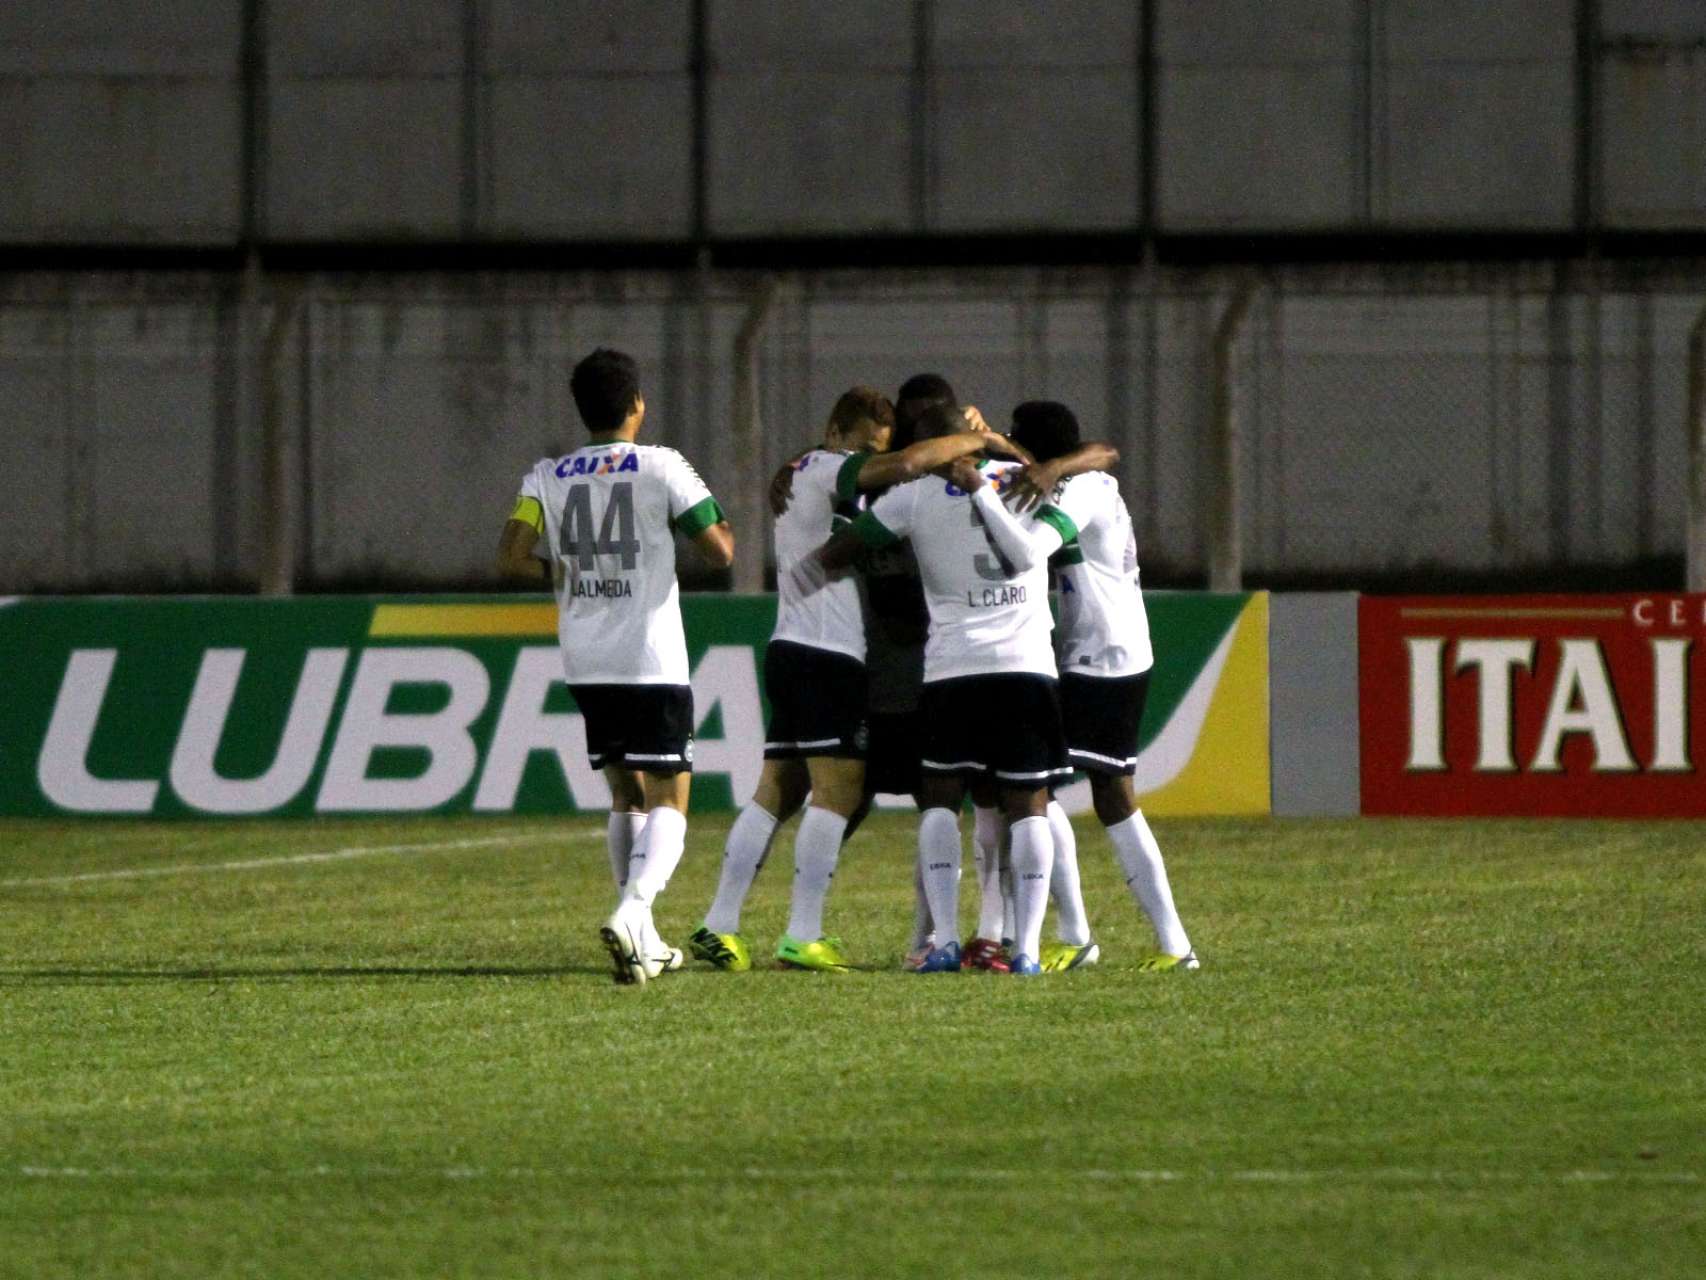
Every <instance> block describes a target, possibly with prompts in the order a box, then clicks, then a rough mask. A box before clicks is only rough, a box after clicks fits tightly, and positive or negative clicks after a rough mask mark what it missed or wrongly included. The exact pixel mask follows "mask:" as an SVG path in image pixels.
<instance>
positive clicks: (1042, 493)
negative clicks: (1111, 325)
mask: <svg viewBox="0 0 1706 1280" xmlns="http://www.w3.org/2000/svg"><path fill="white" fill-rule="evenodd" d="M1012 434H1013V438H1014V439H1015V440H1017V441H1018V442H1019V443H1021V444H1023V445H1024V446H1025V447H1026V448H1028V449H1029V450H1030V451H1031V452H1032V453H1033V454H1035V455H1036V458H1037V463H1038V465H1037V466H1036V467H1034V468H1032V469H1030V471H1029V472H1027V473H1026V474H1025V475H1024V476H1021V477H1020V478H1019V479H1018V481H1017V482H1016V483H1015V485H1014V486H1012V490H1011V497H1012V500H1013V501H1014V504H1015V505H1016V506H1019V507H1024V506H1026V505H1028V504H1031V503H1036V502H1039V501H1040V502H1047V503H1048V504H1050V505H1052V506H1053V507H1054V509H1056V510H1057V511H1059V512H1060V513H1061V514H1062V515H1063V516H1064V517H1065V520H1062V521H1054V522H1052V523H1049V524H1045V525H1043V526H1040V527H1039V528H1037V529H1036V531H1035V540H1036V543H1037V546H1036V548H1035V553H1036V554H1037V555H1038V556H1039V557H1043V556H1047V555H1048V554H1050V553H1051V552H1058V554H1057V555H1056V557H1055V563H1056V565H1057V566H1058V576H1059V581H1060V621H1059V625H1058V629H1057V632H1056V637H1055V638H1056V643H1057V648H1058V651H1059V659H1060V704H1061V714H1062V716H1063V718H1064V720H1065V723H1066V741H1067V754H1068V756H1069V757H1070V759H1071V761H1072V763H1073V765H1075V766H1076V767H1077V768H1079V769H1082V770H1084V771H1085V772H1086V773H1087V774H1088V775H1089V778H1090V794H1091V797H1092V799H1093V801H1094V804H1095V809H1096V816H1097V818H1098V819H1100V820H1101V823H1102V825H1103V826H1104V827H1106V828H1107V832H1108V839H1109V841H1110V842H1111V843H1112V844H1113V847H1114V856H1115V858H1116V859H1117V860H1118V861H1119V865H1120V869H1121V871H1122V872H1123V873H1124V875H1125V879H1126V885H1127V887H1128V888H1129V889H1130V890H1131V893H1132V896H1133V898H1134V899H1136V901H1137V904H1138V906H1139V907H1141V908H1142V910H1143V912H1144V914H1145V915H1147V916H1148V917H1149V922H1150V925H1151V926H1152V927H1153V928H1154V930H1155V938H1156V942H1157V944H1158V946H1159V950H1158V951H1157V952H1156V953H1155V954H1154V955H1151V956H1149V957H1147V958H1146V959H1144V960H1143V961H1142V962H1141V963H1140V964H1139V968H1140V969H1143V970H1145V971H1148V972H1165V971H1167V970H1173V969H1187V970H1188V969H1195V968H1197V967H1198V961H1197V956H1196V952H1195V951H1193V950H1192V949H1191V940H1190V938H1189V936H1188V935H1187V934H1186V932H1185V926H1184V924H1183V922H1182V921H1181V920H1180V919H1179V912H1178V909H1177V907H1176V906H1175V905H1174V902H1173V891H1172V887H1171V885H1170V884H1169V883H1168V879H1167V867H1166V864H1165V863H1164V862H1163V861H1162V858H1161V847H1160V845H1159V844H1158V843H1157V842H1156V840H1155V834H1154V832H1152V831H1151V830H1150V828H1149V823H1148V821H1147V820H1146V819H1145V818H1144V816H1143V810H1142V809H1140V808H1139V807H1138V805H1137V797H1136V794H1135V792H1134V791H1133V789H1132V774H1133V773H1134V772H1135V770H1136V766H1137V732H1138V722H1139V721H1141V720H1142V719H1143V704H1144V700H1145V697H1146V696H1147V693H1148V689H1149V674H1150V669H1151V668H1152V667H1153V666H1154V665H1155V652H1154V649H1153V647H1152V646H1151V644H1150V639H1149V618H1148V615H1147V614H1146V612H1145V611H1144V607H1143V591H1142V588H1141V587H1140V586H1139V584H1138V569H1137V541H1136V538H1135V536H1134V535H1133V532H1132V525H1131V516H1130V514H1129V513H1128V512H1127V511H1126V505H1125V500H1124V499H1123V498H1121V497H1120V489H1119V482H1118V481H1117V480H1115V479H1114V477H1112V476H1110V475H1106V474H1101V473H1094V474H1085V475H1076V476H1072V477H1069V478H1066V479H1060V478H1059V477H1060V473H1059V471H1058V470H1055V469H1054V468H1056V466H1057V464H1058V462H1059V461H1060V460H1061V459H1064V458H1066V457H1068V456H1069V455H1072V454H1074V452H1075V451H1077V450H1079V442H1078V438H1079V429H1078V419H1077V418H1076V417H1075V416H1074V415H1073V413H1072V411H1071V410H1070V409H1068V408H1067V407H1066V406H1065V405H1063V404H1058V403H1056V402H1054V401H1048V400H1032V401H1027V402H1026V403H1024V404H1021V405H1020V406H1019V407H1018V408H1016V409H1014V410H1013V433H1012ZM1068 522H1070V523H1068ZM1062 544H1064V545H1062ZM1005 549H1006V550H1007V551H1008V552H1009V554H1010V555H1011V558H1012V559H1013V560H1014V562H1015V563H1016V564H1017V563H1020V562H1022V561H1023V560H1024V559H1025V555H1026V552H1025V551H1022V550H1018V549H1012V548H1005ZM1050 808H1051V816H1055V815H1056V814H1058V817H1057V818H1056V822H1055V834H1056V840H1057V846H1056V847H1057V851H1058V850H1059V849H1060V848H1061V846H1062V845H1063V844H1065V843H1066V842H1069V841H1071V839H1072V825H1071V823H1070V822H1068V821H1067V820H1066V815H1065V813H1064V811H1061V810H1060V806H1059V805H1058V804H1054V805H1051V806H1050ZM1062 828H1064V831H1062ZM1069 861H1070V862H1071V863H1072V868H1071V869H1072V881H1073V883H1072V884H1071V885H1069V886H1064V887H1065V888H1066V889H1068V890H1069V892H1068V893H1066V894H1057V895H1056V897H1057V901H1059V902H1060V905H1061V909H1062V917H1061V921H1062V932H1063V935H1066V934H1067V933H1068V931H1069V930H1070V931H1071V936H1063V939H1062V941H1061V943H1060V944H1058V945H1057V946H1056V947H1055V948H1053V949H1052V952H1051V953H1045V955H1044V964H1045V967H1052V968H1057V969H1065V968H1071V967H1073V966H1074V965H1077V964H1081V963H1087V962H1093V960H1094V949H1095V948H1094V944H1093V943H1091V941H1090V936H1089V932H1088V928H1089V926H1088V924H1087V922H1083V921H1082V915H1083V906H1082V902H1081V900H1080V901H1079V903H1078V905H1077V907H1076V910H1077V913H1078V919H1077V920H1073V921H1069V920H1068V918H1067V917H1068V913H1069V910H1070V906H1069V899H1070V898H1072V897H1076V896H1077V893H1078V890H1077V883H1076V881H1077V875H1076V860H1075V859H1068V858H1066V857H1061V856H1057V858H1056V864H1055V865H1056V874H1057V875H1058V874H1059V873H1060V872H1061V870H1062V869H1063V868H1064V867H1065V865H1066V864H1067V863H1068V862H1069ZM1080 935H1081V936H1080Z"/></svg>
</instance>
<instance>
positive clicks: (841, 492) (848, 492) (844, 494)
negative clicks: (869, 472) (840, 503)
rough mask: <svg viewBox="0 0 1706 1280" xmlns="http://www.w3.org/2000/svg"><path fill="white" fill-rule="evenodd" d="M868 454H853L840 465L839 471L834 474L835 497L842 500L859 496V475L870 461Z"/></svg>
mask: <svg viewBox="0 0 1706 1280" xmlns="http://www.w3.org/2000/svg"><path fill="white" fill-rule="evenodd" d="M870 458H871V455H870V454H868V453H855V454H854V455H852V456H851V457H850V458H848V459H847V461H846V462H843V463H842V464H841V470H839V471H837V472H836V473H835V496H836V497H838V498H842V499H848V498H857V497H858V496H859V473H860V472H861V471H863V470H864V469H865V464H866V463H867V462H869V461H870Z"/></svg>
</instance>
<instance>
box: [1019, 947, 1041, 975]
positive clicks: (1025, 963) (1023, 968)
mask: <svg viewBox="0 0 1706 1280" xmlns="http://www.w3.org/2000/svg"><path fill="white" fill-rule="evenodd" d="M1042 971H1043V967H1042V965H1040V964H1038V963H1037V962H1036V961H1035V960H1033V959H1031V957H1030V956H1028V955H1026V954H1025V953H1024V952H1023V951H1021V952H1020V953H1019V954H1018V955H1016V956H1014V957H1013V969H1012V973H1013V976H1014V977H1017V978H1034V977H1036V976H1037V975H1038V974H1040V973H1041V972H1042Z"/></svg>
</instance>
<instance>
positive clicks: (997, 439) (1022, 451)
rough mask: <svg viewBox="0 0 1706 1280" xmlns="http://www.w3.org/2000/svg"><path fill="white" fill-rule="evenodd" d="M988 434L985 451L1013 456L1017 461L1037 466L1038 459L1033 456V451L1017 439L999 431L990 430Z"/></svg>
mask: <svg viewBox="0 0 1706 1280" xmlns="http://www.w3.org/2000/svg"><path fill="white" fill-rule="evenodd" d="M986 434H987V435H988V436H989V443H988V444H986V445H984V447H983V451H984V452H985V453H989V454H994V455H996V456H998V457H1002V458H1012V459H1013V460H1014V461H1015V462H1022V463H1024V464H1025V465H1026V466H1027V467H1034V466H1036V464H1037V460H1036V459H1035V458H1033V457H1032V456H1031V451H1030V450H1029V449H1027V448H1025V446H1024V445H1022V444H1020V443H1019V442H1018V441H1017V440H1011V439H1009V438H1008V437H1006V436H1004V435H1002V434H1001V433H1000V432H999V431H990V432H987V433H986Z"/></svg>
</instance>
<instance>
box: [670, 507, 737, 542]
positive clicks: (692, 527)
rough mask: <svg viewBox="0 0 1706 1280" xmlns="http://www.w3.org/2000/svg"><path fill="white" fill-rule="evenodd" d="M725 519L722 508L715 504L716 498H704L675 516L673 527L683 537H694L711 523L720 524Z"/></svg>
mask: <svg viewBox="0 0 1706 1280" xmlns="http://www.w3.org/2000/svg"><path fill="white" fill-rule="evenodd" d="M727 519H728V517H727V516H725V515H724V514H723V509H722V508H721V507H719V506H718V505H717V500H716V499H715V498H706V499H705V500H704V501H703V502H699V503H695V504H694V505H693V506H691V507H688V508H687V510H685V511H683V512H682V513H681V514H680V515H678V516H676V517H675V528H676V532H678V533H680V534H681V535H682V536H683V537H688V538H696V537H698V536H699V535H700V534H702V533H704V532H705V530H707V529H709V528H710V527H711V526H712V525H714V524H722V523H723V521H725V520H727Z"/></svg>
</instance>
